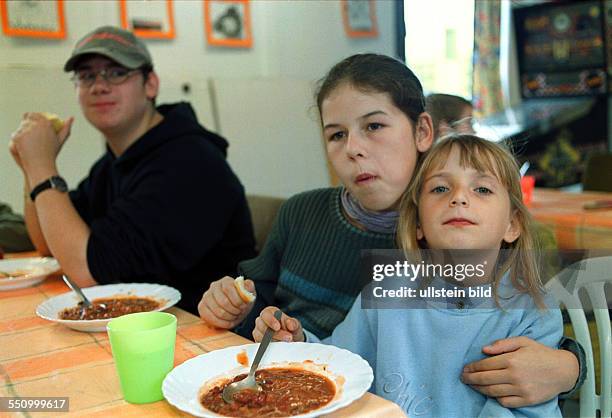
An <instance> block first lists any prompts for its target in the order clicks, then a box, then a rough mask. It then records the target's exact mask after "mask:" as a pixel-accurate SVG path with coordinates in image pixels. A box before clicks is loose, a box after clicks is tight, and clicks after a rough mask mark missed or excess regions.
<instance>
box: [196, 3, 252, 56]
mask: <svg viewBox="0 0 612 418" xmlns="http://www.w3.org/2000/svg"><path fill="white" fill-rule="evenodd" d="M249 6H250V5H249V0H204V29H205V31H206V41H207V42H208V44H209V45H213V46H223V47H229V48H250V47H251V46H253V35H252V33H251V12H250V9H249Z"/></svg>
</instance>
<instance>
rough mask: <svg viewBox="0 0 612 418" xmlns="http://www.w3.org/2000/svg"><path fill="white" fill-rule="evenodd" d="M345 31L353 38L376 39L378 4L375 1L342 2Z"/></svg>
mask: <svg viewBox="0 0 612 418" xmlns="http://www.w3.org/2000/svg"><path fill="white" fill-rule="evenodd" d="M341 7H342V20H343V22H344V30H345V32H346V34H347V35H348V36H349V37H351V38H375V37H377V36H378V27H377V25H376V4H375V2H374V0H342V3H341Z"/></svg>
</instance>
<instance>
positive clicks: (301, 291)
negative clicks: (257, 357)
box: [239, 188, 395, 338]
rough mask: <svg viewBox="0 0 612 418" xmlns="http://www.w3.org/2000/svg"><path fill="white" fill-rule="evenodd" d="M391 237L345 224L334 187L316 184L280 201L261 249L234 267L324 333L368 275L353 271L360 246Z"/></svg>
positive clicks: (385, 244)
mask: <svg viewBox="0 0 612 418" xmlns="http://www.w3.org/2000/svg"><path fill="white" fill-rule="evenodd" d="M394 240H395V237H394V234H379V233H373V232H367V231H362V230H360V229H358V228H356V227H355V226H353V225H351V224H350V223H349V222H348V221H347V220H346V219H345V217H344V216H343V215H342V212H341V209H340V189H339V188H336V189H332V188H327V189H318V190H313V191H309V192H305V193H301V194H298V195H296V196H294V197H292V198H290V199H289V200H287V202H285V204H283V206H282V207H281V209H280V211H279V214H278V216H277V218H276V220H275V222H274V225H273V227H272V230H271V232H270V235H269V236H268V240H267V242H266V244H265V246H264V248H263V249H262V252H261V254H260V255H259V256H258V257H256V258H254V259H251V260H247V261H243V262H242V263H240V265H239V271H240V273H241V274H242V275H244V276H245V277H246V278H249V279H252V280H254V281H255V284H256V287H257V290H258V293H259V292H260V287H261V286H262V285H270V284H272V285H273V288H274V291H273V292H274V293H273V300H272V301H270V302H271V303H272V304H274V305H275V306H278V307H279V308H281V309H282V310H283V311H284V312H285V313H287V314H288V315H290V316H293V317H296V318H298V319H299V320H300V321H301V322H302V325H303V326H304V328H306V329H308V330H309V331H311V332H313V333H314V334H315V335H317V336H318V337H319V338H324V337H327V336H328V335H330V334H331V332H332V331H333V329H334V328H335V327H336V325H338V324H339V323H340V322H342V320H343V319H344V317H345V316H346V314H347V313H348V311H349V310H350V308H351V306H352V304H353V301H354V300H355V299H356V297H357V295H358V294H359V291H360V290H361V288H362V287H363V286H365V285H366V284H367V283H368V281H369V279H367V277H362V278H360V277H359V276H360V275H359V257H360V251H361V250H364V249H390V248H394V247H395V241H394ZM261 308H263V306H261V307H260V308H259V309H261ZM258 314H259V312H252V315H251V316H256V315H258ZM250 331H251V330H250V329H249V330H243V332H241V333H242V334H243V335H249V334H250Z"/></svg>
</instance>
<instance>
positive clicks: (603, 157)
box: [582, 153, 612, 192]
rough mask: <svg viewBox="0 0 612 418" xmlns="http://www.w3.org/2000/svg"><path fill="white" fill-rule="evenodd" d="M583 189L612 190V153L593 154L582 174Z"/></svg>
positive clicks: (595, 190)
mask: <svg viewBox="0 0 612 418" xmlns="http://www.w3.org/2000/svg"><path fill="white" fill-rule="evenodd" d="M582 188H583V190H590V191H594V192H612V153H603V154H592V155H591V156H590V157H589V158H588V159H587V161H586V166H585V169H584V174H583V176H582Z"/></svg>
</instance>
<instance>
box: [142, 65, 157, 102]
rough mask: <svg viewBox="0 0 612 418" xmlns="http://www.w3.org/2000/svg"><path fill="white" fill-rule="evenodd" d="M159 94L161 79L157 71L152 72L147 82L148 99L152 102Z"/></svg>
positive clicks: (146, 92)
mask: <svg viewBox="0 0 612 418" xmlns="http://www.w3.org/2000/svg"><path fill="white" fill-rule="evenodd" d="M158 93H159V77H158V76H157V74H156V73H155V71H151V72H150V73H149V74H148V77H147V79H146V80H145V94H146V95H147V99H149V100H151V99H154V98H155V97H157V94H158Z"/></svg>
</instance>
